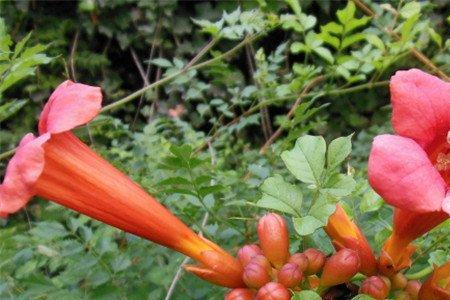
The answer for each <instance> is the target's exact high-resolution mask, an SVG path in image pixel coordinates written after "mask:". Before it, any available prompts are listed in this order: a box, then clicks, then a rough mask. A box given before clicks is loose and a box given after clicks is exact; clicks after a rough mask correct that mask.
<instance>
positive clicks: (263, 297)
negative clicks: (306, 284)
mask: <svg viewBox="0 0 450 300" xmlns="http://www.w3.org/2000/svg"><path fill="white" fill-rule="evenodd" d="M290 299H291V293H290V292H289V291H288V290H287V289H286V288H285V287H284V286H283V285H282V284H280V283H278V282H269V283H268V284H266V285H265V286H263V287H262V288H260V289H259V291H258V293H257V294H256V300H290Z"/></svg>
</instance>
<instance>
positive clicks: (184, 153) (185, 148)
mask: <svg viewBox="0 0 450 300" xmlns="http://www.w3.org/2000/svg"><path fill="white" fill-rule="evenodd" d="M169 150H170V152H172V154H173V155H175V156H176V157H178V158H180V159H182V160H185V161H188V160H189V158H190V157H191V154H192V147H191V146H190V145H188V144H184V145H182V146H175V145H172V146H170V149H169Z"/></svg>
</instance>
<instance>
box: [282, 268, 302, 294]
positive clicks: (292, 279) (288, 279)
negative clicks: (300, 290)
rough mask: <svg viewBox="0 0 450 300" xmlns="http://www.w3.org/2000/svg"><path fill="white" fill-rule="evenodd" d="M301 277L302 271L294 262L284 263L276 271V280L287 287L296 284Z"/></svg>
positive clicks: (300, 280)
mask: <svg viewBox="0 0 450 300" xmlns="http://www.w3.org/2000/svg"><path fill="white" fill-rule="evenodd" d="M302 279H303V272H302V270H300V267H299V266H298V265H296V264H294V263H287V264H285V265H284V266H283V267H282V268H281V269H280V271H279V272H278V282H279V283H281V284H282V285H284V286H285V287H287V288H293V287H296V286H298V285H299V284H300V283H301V282H302Z"/></svg>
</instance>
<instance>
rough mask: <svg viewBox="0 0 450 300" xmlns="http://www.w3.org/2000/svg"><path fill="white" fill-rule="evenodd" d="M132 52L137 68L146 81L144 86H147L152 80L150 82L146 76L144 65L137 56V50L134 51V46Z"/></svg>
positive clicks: (131, 48)
mask: <svg viewBox="0 0 450 300" xmlns="http://www.w3.org/2000/svg"><path fill="white" fill-rule="evenodd" d="M152 48H153V47H152ZM130 52H131V57H132V58H133V61H134V64H135V65H136V68H137V69H138V71H139V74H140V75H141V78H142V81H144V87H146V86H147V85H149V84H150V82H148V77H147V76H146V73H145V71H144V67H143V66H142V64H141V62H140V61H139V57H138V56H137V54H136V51H134V48H133V47H130ZM150 55H151V54H150Z"/></svg>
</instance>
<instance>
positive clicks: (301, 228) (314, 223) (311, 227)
mask: <svg viewBox="0 0 450 300" xmlns="http://www.w3.org/2000/svg"><path fill="white" fill-rule="evenodd" d="M292 222H293V224H294V228H295V231H297V233H298V234H299V235H301V236H305V235H310V234H312V233H314V231H316V230H317V229H319V228H321V227H323V226H324V225H325V224H324V223H323V222H321V221H320V220H318V219H316V218H315V217H313V216H306V217H302V218H292Z"/></svg>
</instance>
